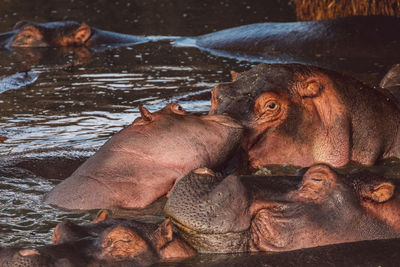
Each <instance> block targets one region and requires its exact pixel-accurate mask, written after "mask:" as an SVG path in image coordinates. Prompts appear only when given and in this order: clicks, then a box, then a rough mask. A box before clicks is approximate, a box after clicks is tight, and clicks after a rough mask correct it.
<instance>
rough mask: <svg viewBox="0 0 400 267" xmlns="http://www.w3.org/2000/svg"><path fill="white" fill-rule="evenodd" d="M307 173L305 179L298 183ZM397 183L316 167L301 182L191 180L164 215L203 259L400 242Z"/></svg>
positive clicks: (198, 176) (206, 173)
mask: <svg viewBox="0 0 400 267" xmlns="http://www.w3.org/2000/svg"><path fill="white" fill-rule="evenodd" d="M302 173H303V175H301V174H302ZM398 186H399V181H398V179H390V178H388V177H382V176H381V175H379V174H374V173H372V172H369V171H368V170H366V171H361V172H355V173H350V174H339V173H338V172H336V171H334V170H333V169H332V168H331V167H329V166H328V165H325V164H317V165H313V166H312V167H310V168H309V169H308V170H306V171H305V172H304V171H303V172H300V173H299V175H298V176H293V177H290V176H249V175H244V176H243V175H242V176H239V175H236V174H231V175H228V176H224V175H219V174H216V173H214V172H213V171H211V170H210V169H207V168H200V169H197V170H194V171H192V172H190V173H189V174H188V175H187V176H185V177H184V178H182V179H181V180H180V181H179V182H178V183H177V184H176V186H175V188H174V190H173V191H172V193H171V195H170V197H169V199H168V200H167V203H166V205H165V214H166V216H167V217H169V218H170V220H171V221H172V223H173V224H174V225H175V227H176V230H177V232H178V233H179V235H180V236H181V237H182V238H183V239H184V240H186V242H188V243H189V245H191V246H192V247H193V248H195V249H196V250H197V251H198V252H202V253H235V252H249V251H250V252H257V251H291V250H297V249H303V248H310V247H317V246H325V245H330V244H339V243H346V242H356V241H362V240H377V239H391V238H398V237H399V236H400V227H399V224H398V221H399V219H400V195H399V192H398V190H397V187H398Z"/></svg>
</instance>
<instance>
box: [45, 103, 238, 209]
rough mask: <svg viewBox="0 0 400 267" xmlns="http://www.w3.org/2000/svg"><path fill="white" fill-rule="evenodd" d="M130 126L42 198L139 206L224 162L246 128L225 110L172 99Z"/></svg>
mask: <svg viewBox="0 0 400 267" xmlns="http://www.w3.org/2000/svg"><path fill="white" fill-rule="evenodd" d="M139 109H140V112H141V117H140V118H137V119H136V120H135V121H134V122H133V123H132V124H131V125H130V126H128V127H126V128H125V129H123V130H122V131H120V132H119V133H117V134H116V135H114V136H113V137H112V138H111V139H110V140H108V141H107V142H106V143H105V144H104V145H103V146H102V147H101V148H100V150H99V151H97V152H96V153H95V154H94V155H93V156H92V157H90V158H89V159H88V160H87V161H85V163H83V164H82V165H81V166H80V167H79V168H78V169H77V170H76V171H75V172H74V173H73V174H72V175H71V176H70V177H68V178H67V179H66V180H64V181H62V182H61V183H60V184H58V185H57V186H56V187H55V188H54V189H53V190H51V191H50V192H49V193H48V194H47V195H46V196H45V199H44V202H45V203H47V204H51V205H54V206H57V207H59V208H63V209H70V210H89V209H107V208H126V209H141V208H144V207H146V206H148V205H149V204H151V203H152V202H154V201H155V200H157V199H158V198H160V197H161V196H163V195H165V194H167V193H168V191H170V189H171V188H172V186H173V185H174V182H175V181H176V180H177V179H179V178H181V177H183V176H184V175H185V174H187V173H188V172H189V171H191V170H193V169H195V168H198V167H202V166H205V167H210V168H219V167H220V168H223V167H224V166H225V165H226V162H229V161H228V159H230V157H231V155H232V154H233V153H234V152H235V151H236V150H237V149H238V145H239V143H240V141H241V138H242V132H243V128H242V126H241V125H240V124H238V123H237V122H236V121H235V120H233V119H232V118H230V117H228V116H225V115H205V116H198V115H193V114H189V113H187V112H186V111H185V110H184V109H183V108H182V107H181V106H180V105H178V104H175V103H171V104H168V105H167V106H166V107H165V108H164V109H162V110H161V111H158V112H155V113H150V112H149V111H148V110H147V109H145V108H144V107H140V108H139Z"/></svg>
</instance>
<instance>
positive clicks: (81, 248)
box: [0, 213, 196, 267]
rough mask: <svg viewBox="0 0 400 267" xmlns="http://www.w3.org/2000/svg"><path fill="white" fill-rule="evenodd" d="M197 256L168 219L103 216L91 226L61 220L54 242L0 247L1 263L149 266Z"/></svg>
mask: <svg viewBox="0 0 400 267" xmlns="http://www.w3.org/2000/svg"><path fill="white" fill-rule="evenodd" d="M101 214H102V216H103V213H101ZM194 255H196V252H195V251H194V250H193V248H191V247H190V246H189V245H187V244H186V242H185V241H183V240H182V239H181V238H180V237H178V236H177V235H176V234H174V233H173V231H172V224H171V223H170V221H169V220H165V221H164V222H163V223H161V224H160V225H158V224H155V223H145V222H139V221H134V220H130V219H107V218H106V217H103V218H100V219H98V218H96V220H95V222H94V223H93V224H88V225H76V224H73V223H71V222H68V221H65V222H62V223H61V224H59V225H57V227H56V229H55V230H54V233H53V244H52V245H45V246H41V247H35V248H15V247H14V248H3V249H1V248H0V266H1V267H3V266H4V267H8V266H89V265H90V266H110V265H112V266H127V265H128V266H148V265H151V264H154V263H157V262H160V261H175V260H179V259H181V258H188V257H192V256H194Z"/></svg>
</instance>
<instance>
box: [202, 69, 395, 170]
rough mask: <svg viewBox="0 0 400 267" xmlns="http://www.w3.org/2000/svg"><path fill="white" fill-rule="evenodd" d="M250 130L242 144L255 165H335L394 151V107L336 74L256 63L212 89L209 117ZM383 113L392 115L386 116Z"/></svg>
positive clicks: (365, 160)
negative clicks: (236, 122)
mask: <svg viewBox="0 0 400 267" xmlns="http://www.w3.org/2000/svg"><path fill="white" fill-rule="evenodd" d="M224 113H226V114H228V115H230V116H231V117H233V118H235V119H237V120H239V121H241V122H242V123H243V124H244V125H245V126H246V128H247V133H246V134H245V135H246V136H247V138H246V140H245V142H244V143H243V147H244V149H245V150H247V151H248V157H249V162H250V165H251V166H252V167H254V168H257V167H259V166H263V165H268V164H283V163H286V164H292V165H297V166H310V165H312V164H314V163H328V164H329V165H331V166H334V167H340V166H343V165H345V164H346V163H348V162H349V160H354V161H357V162H359V163H362V164H366V165H369V164H373V163H374V162H375V161H376V160H377V159H380V158H382V157H386V156H390V155H394V154H393V153H392V154H391V149H392V148H393V147H395V146H394V145H393V144H395V143H396V142H397V137H396V133H397V127H398V125H399V114H400V113H399V110H398V107H397V106H396V104H395V103H394V101H390V99H388V98H387V97H385V96H384V94H382V93H381V92H379V91H378V90H374V89H372V88H369V87H367V86H365V85H363V84H362V83H360V82H358V81H356V80H354V79H352V78H350V77H345V76H343V75H340V74H338V73H336V72H333V71H328V70H323V69H320V68H317V67H312V66H305V65H299V64H287V65H282V64H260V65H258V66H255V67H253V68H252V69H250V70H249V71H247V72H244V73H242V74H240V75H239V76H238V77H237V78H236V79H234V81H233V82H230V83H221V84H218V85H217V86H216V87H215V88H214V90H213V91H212V106H211V109H210V114H224ZM382 114H387V115H385V116H390V117H391V118H392V119H391V120H387V119H385V116H383V115H382Z"/></svg>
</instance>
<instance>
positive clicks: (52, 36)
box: [0, 21, 148, 48]
mask: <svg viewBox="0 0 400 267" xmlns="http://www.w3.org/2000/svg"><path fill="white" fill-rule="evenodd" d="M147 41H148V39H147V38H145V37H142V36H134V35H128V34H121V33H115V32H110V31H104V30H100V29H97V28H94V27H90V26H89V25H87V24H85V23H82V24H81V23H78V22H75V21H57V22H47V23H37V22H30V21H22V22H19V23H18V24H17V25H16V26H15V27H14V30H13V31H11V32H7V33H3V34H1V35H0V46H2V47H6V48H8V47H65V46H89V47H96V46H121V45H133V44H138V43H143V42H147Z"/></svg>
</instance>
